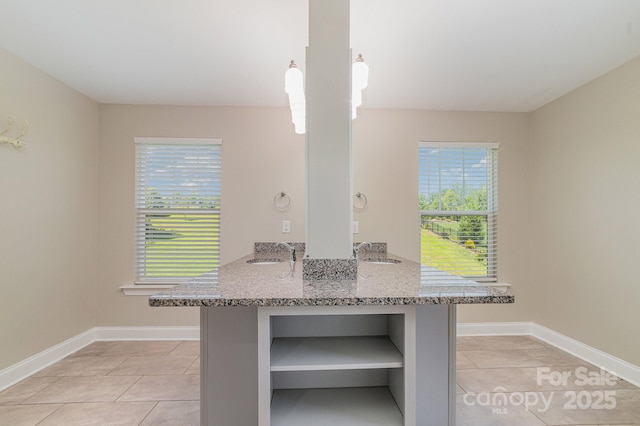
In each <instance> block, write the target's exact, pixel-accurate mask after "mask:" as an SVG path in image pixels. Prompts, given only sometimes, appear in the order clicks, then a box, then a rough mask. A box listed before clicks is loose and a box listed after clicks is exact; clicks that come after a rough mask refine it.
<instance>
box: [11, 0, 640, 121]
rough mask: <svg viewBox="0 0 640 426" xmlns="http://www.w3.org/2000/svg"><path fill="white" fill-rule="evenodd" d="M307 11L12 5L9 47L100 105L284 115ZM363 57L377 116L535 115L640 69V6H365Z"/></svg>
mask: <svg viewBox="0 0 640 426" xmlns="http://www.w3.org/2000/svg"><path fill="white" fill-rule="evenodd" d="M307 1H308V0H49V1H44V0H0V46H1V47H3V48H5V49H6V50H8V51H10V52H12V53H13V54H15V55H17V56H19V57H20V58H22V59H24V60H25V61H27V62H29V63H31V64H33V65H35V66H36V67H38V68H40V69H42V70H43V71H45V72H46V73H48V74H50V75H52V76H54V77H55V78H57V79H59V80H61V81H63V82H64V83H66V84H68V85H69V86H71V87H73V88H75V89H77V90H78V91H80V92H82V93H84V94H86V95H87V96H89V97H90V98H92V99H94V100H96V101H98V102H101V103H125V104H172V105H247V106H284V105H287V97H286V94H285V93H284V88H283V86H284V72H285V70H286V68H287V65H288V63H289V60H290V59H292V58H293V59H296V61H297V62H298V64H299V66H300V68H301V69H302V70H303V71H304V53H305V47H306V45H307V42H308V36H307V28H308V16H307V14H308V6H307ZM345 1H346V0H345ZM351 46H352V48H353V52H354V57H355V55H356V54H357V53H362V54H363V55H364V57H365V60H366V61H367V63H368V64H369V66H370V69H371V71H370V78H369V87H368V88H367V89H366V90H365V92H364V93H363V99H364V104H363V107H365V108H367V107H373V108H411V109H441V110H467V111H532V110H534V109H536V108H538V107H540V106H542V105H544V104H546V103H547V102H549V101H551V100H553V99H555V98H557V97H559V96H562V95H563V94H565V93H567V92H569V91H571V90H573V89H575V88H577V87H579V86H581V85H583V84H584V83H586V82H588V81H590V80H592V79H594V78H596V77H598V76H600V75H602V74H604V73H606V72H608V71H610V70H612V69H614V68H616V67H618V66H620V65H622V64H623V63H625V62H627V61H629V60H630V59H632V58H634V57H636V56H638V55H640V0H352V1H351ZM0 87H1V85H0Z"/></svg>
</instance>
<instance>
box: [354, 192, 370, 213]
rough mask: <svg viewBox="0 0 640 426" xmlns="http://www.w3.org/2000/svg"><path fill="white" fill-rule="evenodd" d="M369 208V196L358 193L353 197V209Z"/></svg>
mask: <svg viewBox="0 0 640 426" xmlns="http://www.w3.org/2000/svg"><path fill="white" fill-rule="evenodd" d="M366 206H367V196H366V195H364V194H363V193H362V192H357V193H356V195H354V196H353V208H354V209H358V210H361V209H364V208H365V207H366Z"/></svg>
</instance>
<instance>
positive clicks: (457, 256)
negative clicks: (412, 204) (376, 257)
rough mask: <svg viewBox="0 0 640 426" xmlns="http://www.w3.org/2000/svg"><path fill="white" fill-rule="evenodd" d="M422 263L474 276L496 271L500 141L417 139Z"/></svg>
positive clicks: (479, 277)
mask: <svg viewBox="0 0 640 426" xmlns="http://www.w3.org/2000/svg"><path fill="white" fill-rule="evenodd" d="M418 151H419V193H420V194H419V197H420V198H419V206H420V207H419V208H420V216H421V229H420V247H421V250H420V251H421V255H420V259H421V263H422V264H423V265H426V266H430V267H433V268H436V269H438V270H441V271H445V272H449V273H451V274H455V275H460V276H464V277H467V278H471V279H474V280H484V281H496V280H497V272H498V267H497V265H498V252H497V240H498V239H497V225H498V222H497V221H498V175H497V172H498V144H480V143H451V142H421V143H420V144H419V148H418Z"/></svg>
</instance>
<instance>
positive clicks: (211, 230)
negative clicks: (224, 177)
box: [135, 138, 221, 283]
mask: <svg viewBox="0 0 640 426" xmlns="http://www.w3.org/2000/svg"><path fill="white" fill-rule="evenodd" d="M135 153H136V183H135V206H136V238H135V256H136V262H135V263H136V266H135V267H136V276H137V279H136V282H139V283H158V282H181V281H185V280H186V279H189V278H191V277H196V276H200V275H202V274H204V273H211V272H215V271H216V268H217V267H218V266H219V262H220V196H221V140H220V139H174V138H135Z"/></svg>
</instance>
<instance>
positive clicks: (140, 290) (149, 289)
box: [119, 136, 222, 296]
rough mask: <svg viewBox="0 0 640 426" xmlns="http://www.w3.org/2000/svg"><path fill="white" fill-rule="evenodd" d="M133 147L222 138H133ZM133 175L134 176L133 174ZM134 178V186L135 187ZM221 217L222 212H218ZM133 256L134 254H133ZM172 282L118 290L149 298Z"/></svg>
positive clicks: (213, 142)
mask: <svg viewBox="0 0 640 426" xmlns="http://www.w3.org/2000/svg"><path fill="white" fill-rule="evenodd" d="M133 143H134V146H135V145H136V144H152V145H162V144H164V145H222V138H173V137H155V136H146V137H139V136H134V138H133ZM134 175H135V174H134ZM135 179H136V177H134V186H135ZM220 215H221V216H222V212H220ZM134 256H135V254H134ZM179 284H180V283H177V282H175V281H173V280H171V281H166V282H164V283H163V282H162V280H161V279H160V280H158V281H157V282H150V281H144V282H142V281H137V280H134V281H133V284H123V285H121V286H120V287H119V288H120V289H121V290H122V292H123V293H124V295H125V296H151V295H154V294H156V293H159V292H161V291H164V290H169V289H172V288H173V287H175V286H176V285H179Z"/></svg>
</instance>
